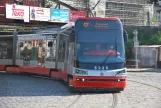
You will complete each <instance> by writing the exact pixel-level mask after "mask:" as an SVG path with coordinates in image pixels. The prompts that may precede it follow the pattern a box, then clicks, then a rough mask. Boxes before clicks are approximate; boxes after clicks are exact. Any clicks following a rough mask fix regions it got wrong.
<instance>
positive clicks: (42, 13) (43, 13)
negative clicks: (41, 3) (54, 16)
mask: <svg viewBox="0 0 161 108" xmlns="http://www.w3.org/2000/svg"><path fill="white" fill-rule="evenodd" d="M30 20H35V21H50V8H41V7H30Z"/></svg>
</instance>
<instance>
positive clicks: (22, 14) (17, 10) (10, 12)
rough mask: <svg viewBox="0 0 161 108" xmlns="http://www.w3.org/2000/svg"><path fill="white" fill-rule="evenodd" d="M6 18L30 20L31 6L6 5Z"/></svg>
mask: <svg viewBox="0 0 161 108" xmlns="http://www.w3.org/2000/svg"><path fill="white" fill-rule="evenodd" d="M6 18H8V19H21V20H24V19H25V20H29V6H22V5H16V4H6Z"/></svg>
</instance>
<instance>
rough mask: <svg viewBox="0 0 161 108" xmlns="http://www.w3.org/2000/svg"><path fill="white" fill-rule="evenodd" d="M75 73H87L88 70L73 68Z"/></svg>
mask: <svg viewBox="0 0 161 108" xmlns="http://www.w3.org/2000/svg"><path fill="white" fill-rule="evenodd" d="M75 74H88V72H87V71H84V70H80V69H75Z"/></svg>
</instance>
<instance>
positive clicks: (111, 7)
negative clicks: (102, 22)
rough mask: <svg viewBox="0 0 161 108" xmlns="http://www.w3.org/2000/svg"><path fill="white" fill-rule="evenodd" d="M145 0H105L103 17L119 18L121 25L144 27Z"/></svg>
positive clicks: (145, 14)
mask: <svg viewBox="0 0 161 108" xmlns="http://www.w3.org/2000/svg"><path fill="white" fill-rule="evenodd" d="M146 4H147V0H106V10H105V17H119V18H120V20H121V21H122V23H123V25H135V26H143V25H145V21H146V16H147V12H146V11H145V6H146Z"/></svg>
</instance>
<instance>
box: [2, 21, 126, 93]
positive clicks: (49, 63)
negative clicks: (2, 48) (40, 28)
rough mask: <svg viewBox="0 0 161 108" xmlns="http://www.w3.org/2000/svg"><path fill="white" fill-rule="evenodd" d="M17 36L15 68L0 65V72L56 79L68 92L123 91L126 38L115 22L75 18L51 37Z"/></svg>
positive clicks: (118, 22)
mask: <svg viewBox="0 0 161 108" xmlns="http://www.w3.org/2000/svg"><path fill="white" fill-rule="evenodd" d="M17 36H18V41H17V48H16V52H17V53H16V63H15V65H16V66H14V67H13V64H12V65H11V66H9V65H8V66H9V67H7V66H6V65H4V64H3V61H2V62H1V63H0V64H1V65H0V66H1V68H0V69H1V70H2V69H3V70H5V71H8V72H11V71H13V70H14V71H15V72H18V73H21V72H29V73H33V74H39V75H47V76H49V77H54V78H58V79H61V80H64V81H65V82H67V84H68V87H69V89H70V90H71V91H74V90H82V89H85V90H86V89H87V90H88V89H100V90H101V89H103V90H109V91H123V90H124V88H125V87H126V75H127V72H126V68H125V64H124V63H125V47H124V43H125V42H126V41H127V36H128V35H127V33H126V32H124V31H123V27H122V23H121V21H120V20H119V18H78V19H77V20H76V21H75V22H70V23H68V24H66V25H64V26H62V27H61V28H59V30H57V31H56V32H54V33H53V31H52V30H51V32H48V31H47V32H39V33H36V34H27V35H17ZM12 58H13V57H12ZM1 60H4V59H1Z"/></svg>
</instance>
